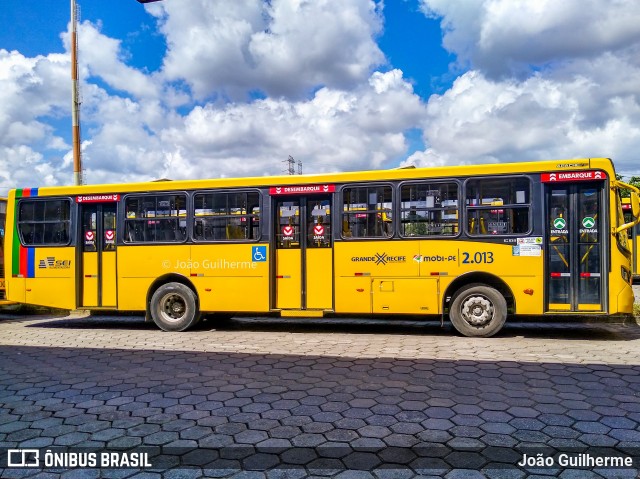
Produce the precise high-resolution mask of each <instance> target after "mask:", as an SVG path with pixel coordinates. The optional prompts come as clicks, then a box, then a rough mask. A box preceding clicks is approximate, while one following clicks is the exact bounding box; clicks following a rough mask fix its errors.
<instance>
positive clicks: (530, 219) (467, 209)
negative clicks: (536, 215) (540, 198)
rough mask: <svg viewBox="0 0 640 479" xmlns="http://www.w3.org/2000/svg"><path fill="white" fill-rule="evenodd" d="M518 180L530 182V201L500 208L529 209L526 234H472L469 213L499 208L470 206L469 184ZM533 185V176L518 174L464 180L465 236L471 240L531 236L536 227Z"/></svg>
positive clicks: (475, 177)
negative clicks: (468, 202) (468, 199)
mask: <svg viewBox="0 0 640 479" xmlns="http://www.w3.org/2000/svg"><path fill="white" fill-rule="evenodd" d="M512 179H514V180H517V179H524V180H526V181H527V182H528V184H529V190H528V194H529V201H528V202H527V203H509V204H504V205H500V208H502V209H505V210H506V209H511V210H513V209H516V208H527V210H528V214H527V223H528V225H527V226H528V229H527V231H526V232H522V233H498V234H491V233H488V234H481V233H480V234H478V233H472V232H471V231H469V218H470V215H469V213H470V212H472V211H487V210H491V209H498V207H497V206H496V205H493V206H492V205H486V206H483V205H476V206H472V205H468V204H467V192H468V191H469V183H471V182H473V181H493V180H503V181H509V180H512ZM533 184H534V181H533V179H532V178H531V176H529V175H525V174H516V175H491V176H470V177H468V178H465V180H464V184H463V190H462V201H463V204H464V216H463V223H464V232H465V234H466V235H467V236H468V237H470V238H515V237H518V236H530V235H531V234H532V233H533V231H534V225H533V208H534V205H533V202H532V200H533Z"/></svg>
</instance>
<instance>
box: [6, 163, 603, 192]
mask: <svg viewBox="0 0 640 479" xmlns="http://www.w3.org/2000/svg"><path fill="white" fill-rule="evenodd" d="M588 169H598V170H603V171H605V172H607V174H608V175H609V177H612V178H614V179H615V171H614V167H613V163H612V161H611V160H610V159H609V158H581V159H569V160H547V161H532V162H520V163H492V164H482V165H460V166H446V167H442V166H440V167H431V168H397V169H392V170H371V171H355V172H339V173H321V174H313V175H280V176H258V177H236V178H217V179H202V180H176V181H148V182H139V183H111V184H95V185H82V186H47V187H41V188H38V196H52V195H69V196H73V195H86V194H109V193H131V192H138V191H140V192H141V191H168V190H191V189H204V188H238V187H268V186H280V185H282V186H286V185H307V184H318V183H319V184H327V183H329V184H331V183H345V182H359V181H386V180H410V179H418V178H430V179H438V178H457V177H464V176H477V175H502V174H519V173H522V174H525V173H535V172H546V171H575V170H588ZM15 191H16V190H15V189H14V190H11V191H10V192H9V196H11V197H13V196H15Z"/></svg>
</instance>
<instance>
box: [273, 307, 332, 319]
mask: <svg viewBox="0 0 640 479" xmlns="http://www.w3.org/2000/svg"><path fill="white" fill-rule="evenodd" d="M280 316H282V317H283V318H321V317H322V316H324V311H320V310H317V309H315V310H314V309H283V310H282V311H281V312H280Z"/></svg>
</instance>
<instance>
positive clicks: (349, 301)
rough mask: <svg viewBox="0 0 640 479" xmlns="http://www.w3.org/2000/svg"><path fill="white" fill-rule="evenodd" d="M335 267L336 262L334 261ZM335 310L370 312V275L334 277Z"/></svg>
mask: <svg viewBox="0 0 640 479" xmlns="http://www.w3.org/2000/svg"><path fill="white" fill-rule="evenodd" d="M336 269H337V263H336ZM335 285H336V294H335V296H336V297H335V311H336V312H338V313H349V314H352V313H353V314H357V313H370V312H371V277H370V276H350V277H349V276H338V275H337V274H336V278H335Z"/></svg>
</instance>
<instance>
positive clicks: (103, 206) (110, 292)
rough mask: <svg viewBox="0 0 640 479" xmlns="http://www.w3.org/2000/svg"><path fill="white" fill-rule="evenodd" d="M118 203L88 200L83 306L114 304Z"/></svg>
mask: <svg viewBox="0 0 640 479" xmlns="http://www.w3.org/2000/svg"><path fill="white" fill-rule="evenodd" d="M116 207H117V203H86V204H83V205H82V206H81V215H82V242H81V244H80V248H81V251H82V271H81V274H82V299H81V301H82V304H81V306H82V307H85V308H88V307H102V308H105V307H115V306H116V305H117V301H116V298H117V295H116V291H117V289H116V287H117V282H116V279H117V278H116V224H117V222H116V210H117V208H116Z"/></svg>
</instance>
